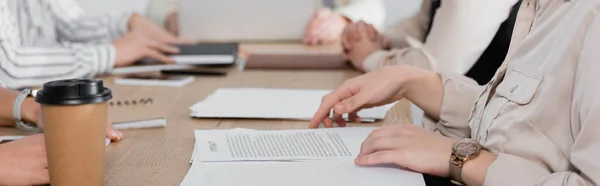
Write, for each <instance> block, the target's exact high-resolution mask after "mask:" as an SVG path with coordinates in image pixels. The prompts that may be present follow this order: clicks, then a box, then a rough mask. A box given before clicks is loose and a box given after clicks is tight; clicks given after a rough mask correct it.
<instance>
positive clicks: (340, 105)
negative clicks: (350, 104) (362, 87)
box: [335, 103, 345, 111]
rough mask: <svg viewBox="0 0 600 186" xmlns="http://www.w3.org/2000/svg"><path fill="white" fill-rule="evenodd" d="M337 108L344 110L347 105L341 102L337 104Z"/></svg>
mask: <svg viewBox="0 0 600 186" xmlns="http://www.w3.org/2000/svg"><path fill="white" fill-rule="evenodd" d="M335 108H336V110H340V111H342V110H344V108H345V106H344V104H341V103H340V104H337V105H335Z"/></svg>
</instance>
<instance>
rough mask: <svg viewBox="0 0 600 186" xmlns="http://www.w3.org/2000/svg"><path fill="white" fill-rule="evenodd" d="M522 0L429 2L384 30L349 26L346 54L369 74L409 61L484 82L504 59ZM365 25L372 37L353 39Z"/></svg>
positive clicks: (411, 63)
mask: <svg viewBox="0 0 600 186" xmlns="http://www.w3.org/2000/svg"><path fill="white" fill-rule="evenodd" d="M515 3H516V4H515ZM519 4H520V0H509V1H477V0H466V1H446V0H425V1H423V4H422V6H421V9H420V11H419V12H417V13H416V14H415V15H414V16H412V17H411V18H408V19H405V20H401V21H399V22H398V23H397V24H396V25H395V26H393V27H390V28H388V29H386V30H385V32H383V33H381V34H379V33H377V32H376V29H375V28H372V26H370V25H366V24H364V23H355V24H352V25H350V26H348V27H347V28H346V30H345V32H344V34H343V36H342V41H343V42H342V43H343V46H344V48H345V49H346V51H347V58H348V59H349V60H350V61H351V62H352V64H353V65H354V66H355V67H356V68H357V69H360V70H363V71H366V72H370V71H373V70H375V69H377V68H379V67H381V66H385V65H394V64H408V65H414V66H419V67H423V68H425V69H429V70H434V71H436V72H449V73H460V74H466V75H467V77H470V78H473V79H475V80H476V81H477V82H478V83H479V84H484V83H487V82H488V81H489V80H490V79H491V78H492V76H493V75H494V72H496V70H497V68H498V67H500V64H502V62H503V61H504V57H505V56H506V52H507V51H508V46H509V43H510V37H511V35H512V29H513V25H514V20H515V19H516V14H517V11H518V5H519ZM511 8H512V10H511ZM474 25H475V26H474ZM361 29H362V30H364V31H365V32H369V34H368V35H369V38H367V39H361V38H360V37H353V36H359V35H360V34H357V32H359V31H361ZM390 48H393V49H391V50H390Z"/></svg>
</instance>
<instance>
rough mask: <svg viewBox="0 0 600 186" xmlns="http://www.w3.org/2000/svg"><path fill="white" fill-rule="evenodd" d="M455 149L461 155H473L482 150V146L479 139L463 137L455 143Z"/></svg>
mask: <svg viewBox="0 0 600 186" xmlns="http://www.w3.org/2000/svg"><path fill="white" fill-rule="evenodd" d="M454 151H455V152H456V153H457V154H459V155H461V156H466V157H469V156H472V155H475V154H477V153H479V151H481V146H480V145H479V143H477V141H474V140H471V139H463V140H460V141H458V142H456V144H455V145H454Z"/></svg>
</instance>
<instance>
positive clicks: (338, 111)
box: [309, 65, 420, 128]
mask: <svg viewBox="0 0 600 186" xmlns="http://www.w3.org/2000/svg"><path fill="white" fill-rule="evenodd" d="M415 68H416V67H410V66H401V65H396V66H388V67H384V68H381V69H380V70H378V71H375V72H371V73H367V74H365V75H362V76H359V77H356V78H354V79H350V80H348V81H346V82H345V83H344V84H342V86H340V87H339V88H338V89H337V90H335V91H333V92H331V93H329V94H327V95H326V96H324V97H323V100H322V101H321V106H320V107H319V109H318V110H317V112H316V113H315V115H314V116H313V118H312V120H311V123H310V126H309V127H310V128H317V127H318V126H319V125H320V124H321V123H325V126H326V127H333V121H332V120H331V119H330V118H328V116H329V112H330V110H331V109H332V108H333V110H334V120H335V122H336V123H338V124H339V125H340V127H344V126H346V121H345V120H344V119H343V118H342V115H344V114H349V117H350V120H351V121H354V122H360V118H359V117H358V115H357V113H358V111H360V110H362V109H366V108H371V107H376V106H381V105H385V104H389V103H392V102H394V101H396V100H399V99H401V98H402V97H403V96H404V93H405V92H406V91H407V90H406V89H404V87H405V86H404V85H405V83H406V82H408V81H409V80H410V79H411V78H412V77H413V76H414V75H413V72H420V71H419V70H414V69H415Z"/></svg>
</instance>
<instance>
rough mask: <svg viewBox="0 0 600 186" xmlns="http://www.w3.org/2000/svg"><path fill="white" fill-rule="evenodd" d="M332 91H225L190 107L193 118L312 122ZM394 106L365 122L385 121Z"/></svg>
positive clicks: (371, 112)
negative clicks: (326, 96) (325, 97)
mask: <svg viewBox="0 0 600 186" xmlns="http://www.w3.org/2000/svg"><path fill="white" fill-rule="evenodd" d="M329 92H331V91H330V90H301V89H263V88H221V89H218V90H217V91H216V92H215V93H213V94H212V95H210V96H208V97H207V98H206V99H204V100H203V101H200V102H198V103H196V104H195V105H193V106H192V107H190V110H191V116H192V117H200V118H265V119H297V120H310V119H311V118H312V117H313V116H314V114H315V112H316V111H317V109H318V108H319V106H320V104H321V99H322V98H323V96H325V95H326V94H328V93H329ZM393 105H394V104H389V105H385V106H380V107H375V108H371V109H365V110H362V111H360V112H359V113H358V115H359V116H360V117H361V118H362V119H363V120H364V121H365V122H368V121H370V122H373V121H375V120H377V119H384V118H385V115H386V113H387V111H388V110H389V109H390V108H392V107H393Z"/></svg>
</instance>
